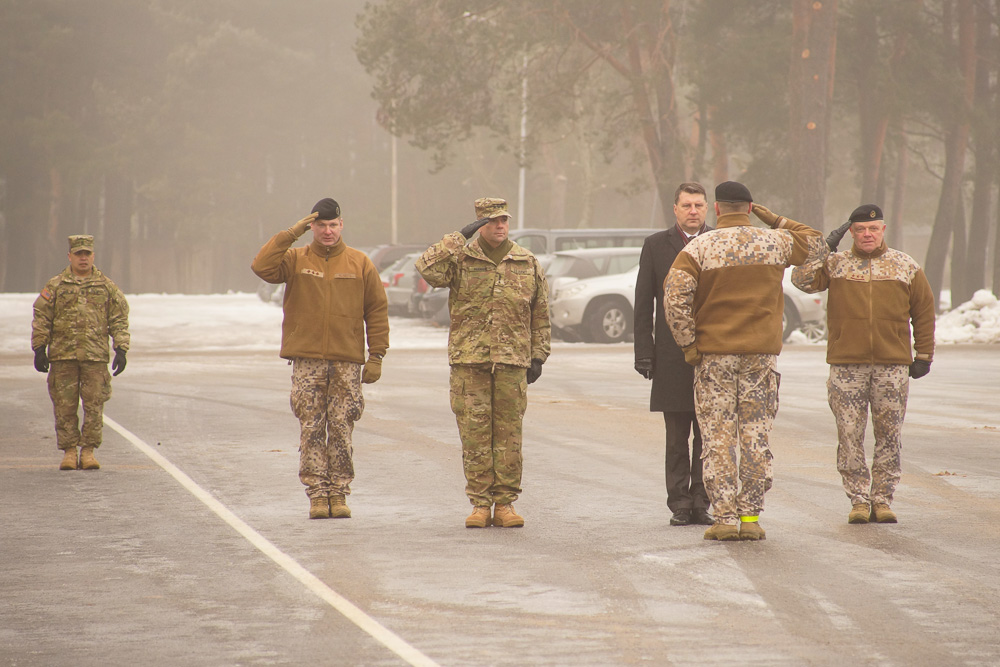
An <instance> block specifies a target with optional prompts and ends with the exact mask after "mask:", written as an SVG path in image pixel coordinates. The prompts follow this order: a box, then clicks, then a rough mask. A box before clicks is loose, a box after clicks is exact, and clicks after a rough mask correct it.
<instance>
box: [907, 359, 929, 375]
mask: <svg viewBox="0 0 1000 667" xmlns="http://www.w3.org/2000/svg"><path fill="white" fill-rule="evenodd" d="M930 372H931V362H929V361H924V360H923V359H915V360H914V361H913V363H912V364H910V377H911V378H913V379H914V380H917V379H919V378H922V377H923V376H925V375H927V374H928V373H930Z"/></svg>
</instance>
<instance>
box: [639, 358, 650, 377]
mask: <svg viewBox="0 0 1000 667" xmlns="http://www.w3.org/2000/svg"><path fill="white" fill-rule="evenodd" d="M635 372H636V373H638V374H639V375H641V376H642V377H644V378H646V379H647V380H652V379H653V360H652V359H636V360H635Z"/></svg>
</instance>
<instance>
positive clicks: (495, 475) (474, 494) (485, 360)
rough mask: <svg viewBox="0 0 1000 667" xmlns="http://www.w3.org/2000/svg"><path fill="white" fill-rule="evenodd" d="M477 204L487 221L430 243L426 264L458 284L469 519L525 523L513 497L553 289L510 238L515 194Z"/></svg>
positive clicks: (455, 359) (478, 524)
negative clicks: (531, 386)
mask: <svg viewBox="0 0 1000 667" xmlns="http://www.w3.org/2000/svg"><path fill="white" fill-rule="evenodd" d="M475 207H476V217H477V218H478V220H476V221H475V222H473V223H471V224H470V225H467V226H466V227H465V228H463V229H462V231H460V232H453V233H451V234H448V235H446V236H445V237H444V238H443V239H442V240H441V241H440V242H439V243H436V244H434V245H433V246H431V247H430V248H428V249H427V251H426V252H425V253H424V254H423V255H422V256H421V257H420V259H418V260H417V270H418V271H419V272H420V274H421V275H422V276H423V277H424V280H426V281H427V282H428V284H430V285H433V286H435V287H445V286H447V287H449V288H450V290H451V291H450V294H449V297H448V307H449V310H450V313H451V329H450V331H449V336H448V360H449V363H450V364H451V408H452V411H453V412H454V413H455V418H456V420H457V422H458V432H459V436H460V438H461V440H462V462H463V467H464V469H465V479H466V487H465V492H466V495H468V497H469V501H470V502H471V503H472V505H473V512H472V514H471V515H469V517H468V518H467V519H466V521H465V525H466V527H468V528H485V527H486V526H487V525H489V524H490V523H492V524H493V525H495V526H503V527H514V526H522V525H524V519H523V518H522V517H521V516H519V515H518V514H517V513H516V512H514V506H513V502H514V501H515V500H516V499H517V497H518V495H519V494H520V493H521V464H522V458H521V423H522V419H523V417H524V410H525V407H526V406H527V386H528V385H529V384H531V383H532V382H534V381H535V380H537V379H538V377H539V376H540V375H541V373H542V364H543V363H545V360H546V359H547V358H548V356H549V344H550V340H551V338H550V336H551V327H550V325H549V307H548V288H547V286H546V282H545V274H544V272H543V271H542V268H541V266H539V264H538V260H537V259H535V256H534V255H532V254H531V252H530V251H528V250H526V249H525V248H522V247H521V246H519V245H517V244H516V243H513V242H512V241H510V239H508V238H507V232H508V231H509V220H510V215H509V213H508V212H507V202H505V201H504V200H503V199H493V198H484V199H477V200H476V202H475ZM477 231H479V232H480V234H479V237H478V238H477V239H476V240H474V241H472V242H471V243H469V244H466V241H467V240H468V239H470V238H472V236H473V235H474V234H475V233H476V232H477ZM494 504H495V505H496V509H495V511H494V514H493V516H492V518H491V516H490V509H491V507H492V506H493V505H494Z"/></svg>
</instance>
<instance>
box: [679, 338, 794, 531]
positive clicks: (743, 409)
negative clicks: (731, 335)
mask: <svg viewBox="0 0 1000 667" xmlns="http://www.w3.org/2000/svg"><path fill="white" fill-rule="evenodd" d="M776 368H777V358H776V357H775V355H773V354H706V355H704V356H703V357H702V360H701V363H700V364H698V366H696V367H695V371H694V402H695V413H696V414H697V415H698V423H699V424H700V425H701V438H702V451H701V456H702V463H703V470H702V476H703V479H704V482H705V490H706V491H708V498H709V500H711V501H712V514H713V515H714V516H715V520H716V521H717V522H720V523H725V524H730V525H738V524H739V523H740V517H741V516H757V515H759V514H760V513H761V511H762V510H763V509H764V494H765V493H766V492H767V490H768V489H770V488H771V481H772V473H771V450H770V449H769V448H768V436H769V434H770V433H771V426H772V425H773V424H774V416H775V415H776V414H777V412H778V385H779V384H780V382H781V376H780V375H779V374H778V372H777V370H776Z"/></svg>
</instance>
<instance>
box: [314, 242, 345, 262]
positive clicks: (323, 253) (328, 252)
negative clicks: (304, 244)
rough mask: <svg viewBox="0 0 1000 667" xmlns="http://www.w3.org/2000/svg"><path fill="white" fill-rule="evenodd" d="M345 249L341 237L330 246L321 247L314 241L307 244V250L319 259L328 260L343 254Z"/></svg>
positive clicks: (320, 244)
mask: <svg viewBox="0 0 1000 667" xmlns="http://www.w3.org/2000/svg"><path fill="white" fill-rule="evenodd" d="M346 247H347V245H346V244H345V243H344V239H343V237H341V239H340V240H339V241H337V242H336V243H335V244H333V245H330V246H326V245H323V244H322V243H320V242H319V241H315V240H314V241H313V242H312V243H310V244H309V249H310V250H311V251H312V252H313V253H315V254H316V256H318V257H321V258H322V259H330V258H331V257H336V256H337V255H339V254H341V253H342V252H344V248H346Z"/></svg>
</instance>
